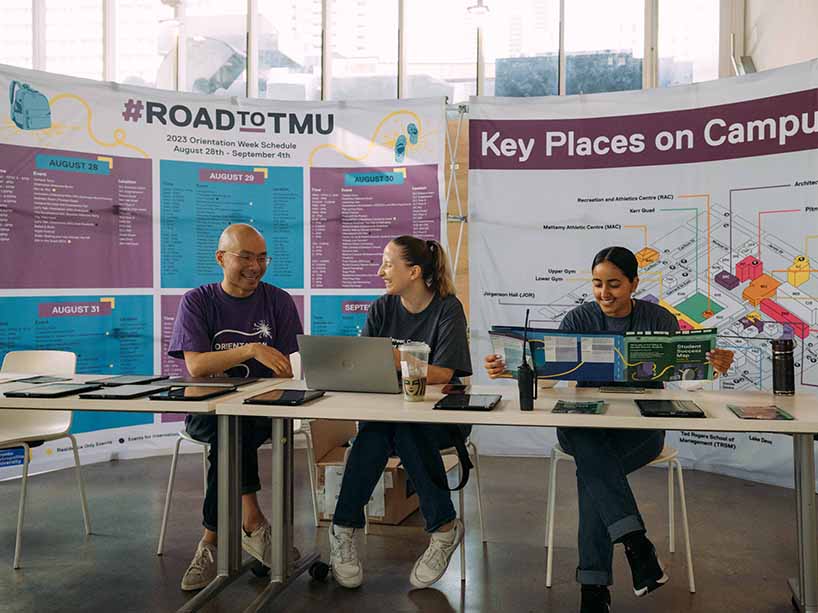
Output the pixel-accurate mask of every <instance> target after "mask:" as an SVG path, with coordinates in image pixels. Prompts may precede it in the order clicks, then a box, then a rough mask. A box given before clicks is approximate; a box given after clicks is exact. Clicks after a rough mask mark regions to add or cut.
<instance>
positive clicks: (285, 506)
mask: <svg viewBox="0 0 818 613" xmlns="http://www.w3.org/2000/svg"><path fill="white" fill-rule="evenodd" d="M292 442H293V422H292V420H291V419H282V418H275V417H274V418H273V433H272V452H273V479H272V498H273V505H272V506H273V509H272V512H271V514H270V528H271V530H272V535H271V536H272V539H271V540H272V544H273V557H272V565H271V566H270V585H268V586H267V587H266V588H265V590H264V591H263V592H261V594H259V595H258V597H257V598H256V599H255V600H254V601H253V602H252V603H251V604H250V606H249V607H248V608H247V609H245V613H251V612H255V611H259V610H260V609H261V608H262V607H264V605H266V604H267V603H268V602H269V601H270V600H272V599H273V598H275V597H276V596H277V595H278V594H280V593H281V592H282V591H283V590H284V589H286V588H287V586H288V585H289V584H290V583H291V582H292V581H294V580H295V579H297V578H298V577H299V576H300V575H301V574H302V573H303V572H304V571H306V570H309V568H310V566H312V564H313V563H314V562H316V561H317V560H318V554H317V553H313V554H311V555H308V556H302V557H301V559H299V560H298V563H296V564H293V566H292V567H290V559H289V558H290V552H291V551H292V543H293V445H292Z"/></svg>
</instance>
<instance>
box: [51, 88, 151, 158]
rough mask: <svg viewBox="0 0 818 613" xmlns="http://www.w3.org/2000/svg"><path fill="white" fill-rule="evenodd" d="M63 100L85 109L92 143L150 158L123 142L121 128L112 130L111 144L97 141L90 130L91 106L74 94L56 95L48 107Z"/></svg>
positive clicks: (123, 131)
mask: <svg viewBox="0 0 818 613" xmlns="http://www.w3.org/2000/svg"><path fill="white" fill-rule="evenodd" d="M64 99H66V100H67V99H71V100H76V101H77V102H79V103H80V104H81V105H82V106H84V107H85V112H86V113H87V115H86V129H87V130H88V136H89V137H91V140H92V141H94V142H95V143H96V144H97V145H100V146H102V147H125V148H126V149H131V150H132V151H136V152H137V153H139V154H141V155H142V156H143V157H146V158H149V157H150V156H149V155H148V154H147V153H146V152H145V151H143V150H142V149H140V148H139V147H137V146H136V145H131V144H129V143H126V142H125V136H126V135H125V130H123V129H122V128H117V129H116V130H114V142H112V143H106V142H105V141H102V140H100V139H98V138H97V137H96V136H95V135H94V130H93V129H92V128H91V119H92V117H93V114H94V113H93V111H92V110H91V106H90V105H89V104H88V103H87V102H86V101H85V100H83V99H82V98H80V97H79V96H77V95H76V94H57V95H56V96H54V97H53V98H51V100H49V101H48V104H49V105H50V106H53V105H54V103H55V102H59V101H60V100H64Z"/></svg>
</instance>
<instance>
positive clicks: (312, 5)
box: [258, 0, 321, 100]
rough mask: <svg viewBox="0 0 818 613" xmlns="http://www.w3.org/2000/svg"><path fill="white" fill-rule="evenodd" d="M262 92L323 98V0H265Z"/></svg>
mask: <svg viewBox="0 0 818 613" xmlns="http://www.w3.org/2000/svg"><path fill="white" fill-rule="evenodd" d="M258 8H259V20H258V23H259V26H258V32H259V34H258V49H259V55H258V95H259V97H260V98H276V99H279V100H319V99H320V98H321V1H320V0H300V1H299V0H261V1H260V2H259V4H258Z"/></svg>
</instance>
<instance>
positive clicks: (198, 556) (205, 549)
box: [182, 541, 216, 592]
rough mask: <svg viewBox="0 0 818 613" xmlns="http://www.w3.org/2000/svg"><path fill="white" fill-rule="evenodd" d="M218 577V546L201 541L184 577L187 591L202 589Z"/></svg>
mask: <svg viewBox="0 0 818 613" xmlns="http://www.w3.org/2000/svg"><path fill="white" fill-rule="evenodd" d="M215 578H216V546H215V545H211V544H210V543H205V542H204V541H199V546H198V547H196V553H195V554H194V555H193V560H192V561H191V562H190V566H188V567H187V570H186V571H185V574H184V576H183V577H182V589H183V590H184V591H185V592H192V591H194V590H200V589H202V588H203V587H205V586H206V585H207V584H208V583H210V582H211V581H213V579H215Z"/></svg>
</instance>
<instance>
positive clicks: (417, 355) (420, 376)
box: [399, 342, 430, 402]
mask: <svg viewBox="0 0 818 613" xmlns="http://www.w3.org/2000/svg"><path fill="white" fill-rule="evenodd" d="M399 350H400V372H401V378H402V381H403V399H404V400H406V401H408V402H420V401H421V400H424V399H425V398H426V376H427V375H428V372H429V351H430V349H429V345H427V344H426V343H415V342H412V343H404V344H403V345H401V346H400V347H399Z"/></svg>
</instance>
